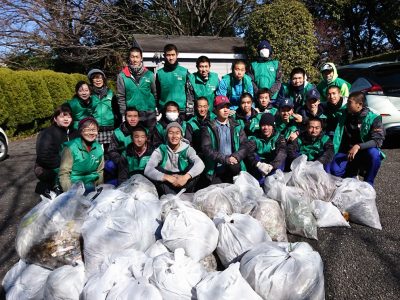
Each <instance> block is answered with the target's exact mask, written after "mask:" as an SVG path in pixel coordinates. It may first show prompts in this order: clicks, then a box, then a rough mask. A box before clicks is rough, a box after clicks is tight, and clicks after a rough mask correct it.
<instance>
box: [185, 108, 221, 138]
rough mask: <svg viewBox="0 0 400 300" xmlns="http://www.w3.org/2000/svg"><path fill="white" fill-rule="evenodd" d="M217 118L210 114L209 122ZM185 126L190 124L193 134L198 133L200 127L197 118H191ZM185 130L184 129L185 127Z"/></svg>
mask: <svg viewBox="0 0 400 300" xmlns="http://www.w3.org/2000/svg"><path fill="white" fill-rule="evenodd" d="M216 117H217V116H216V115H215V114H214V113H212V112H211V113H210V121H212V120H214V119H215V118H216ZM187 124H190V125H191V126H192V129H193V133H195V132H198V131H200V129H201V125H200V122H199V119H198V117H197V116H194V117H191V118H190V120H189V121H187ZM185 128H186V127H185Z"/></svg>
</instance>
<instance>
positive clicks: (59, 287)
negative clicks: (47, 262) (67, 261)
mask: <svg viewBox="0 0 400 300" xmlns="http://www.w3.org/2000/svg"><path fill="white" fill-rule="evenodd" d="M84 284H85V267H84V265H83V262H81V263H79V264H78V265H77V266H75V267H72V266H68V265H67V266H63V267H60V268H58V269H55V270H54V271H53V272H51V273H50V275H49V277H47V281H46V284H45V286H44V299H46V300H61V299H63V300H78V299H79V295H80V294H81V292H82V290H83V286H84Z"/></svg>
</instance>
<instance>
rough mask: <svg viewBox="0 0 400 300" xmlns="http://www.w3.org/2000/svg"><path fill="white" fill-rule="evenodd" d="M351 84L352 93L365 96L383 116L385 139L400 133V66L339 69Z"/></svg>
mask: <svg viewBox="0 0 400 300" xmlns="http://www.w3.org/2000/svg"><path fill="white" fill-rule="evenodd" d="M338 74H339V77H340V78H343V79H345V80H347V81H348V82H350V83H351V84H352V86H351V89H350V93H351V92H358V91H362V92H364V93H366V98H367V105H368V107H369V108H370V109H371V110H372V111H373V112H375V113H378V114H380V115H381V116H382V122H383V127H384V128H385V131H386V135H391V134H394V133H396V132H397V133H400V62H373V63H362V64H352V65H346V66H341V67H338Z"/></svg>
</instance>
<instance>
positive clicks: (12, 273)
mask: <svg viewBox="0 0 400 300" xmlns="http://www.w3.org/2000/svg"><path fill="white" fill-rule="evenodd" d="M50 273H51V270H48V269H45V268H42V267H40V266H37V265H34V264H32V265H29V264H26V263H25V262H23V261H22V260H20V261H19V262H18V263H16V264H15V265H14V266H13V267H12V268H11V269H10V270H9V271H8V272H7V274H6V276H5V277H4V279H3V282H2V285H3V288H4V291H5V292H6V299H7V300H21V299H24V300H42V299H44V298H43V292H44V285H45V283H46V280H47V277H48V276H49V274H50Z"/></svg>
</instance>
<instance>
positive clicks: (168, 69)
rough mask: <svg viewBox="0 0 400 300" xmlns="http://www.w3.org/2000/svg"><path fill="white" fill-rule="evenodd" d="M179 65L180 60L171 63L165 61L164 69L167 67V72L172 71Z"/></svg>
mask: <svg viewBox="0 0 400 300" xmlns="http://www.w3.org/2000/svg"><path fill="white" fill-rule="evenodd" d="M177 66H178V61H176V62H175V63H174V64H172V65H171V64H170V63H168V62H167V61H165V63H164V69H165V71H167V72H170V71H173V70H175V69H176V67H177Z"/></svg>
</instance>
